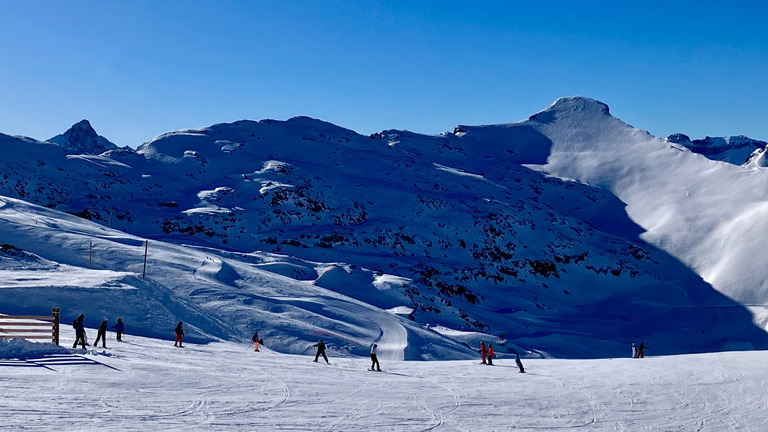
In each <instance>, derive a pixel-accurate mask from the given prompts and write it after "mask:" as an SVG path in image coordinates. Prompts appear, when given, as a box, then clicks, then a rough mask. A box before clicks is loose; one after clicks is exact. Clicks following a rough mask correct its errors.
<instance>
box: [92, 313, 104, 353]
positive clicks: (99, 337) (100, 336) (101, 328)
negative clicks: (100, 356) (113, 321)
mask: <svg viewBox="0 0 768 432" xmlns="http://www.w3.org/2000/svg"><path fill="white" fill-rule="evenodd" d="M99 340H101V347H102V348H106V347H107V319H106V318H104V320H103V321H102V322H101V324H99V331H98V333H96V342H94V343H93V346H97V345H98V344H99Z"/></svg>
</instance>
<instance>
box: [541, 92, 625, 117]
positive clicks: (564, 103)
mask: <svg viewBox="0 0 768 432" xmlns="http://www.w3.org/2000/svg"><path fill="white" fill-rule="evenodd" d="M577 112H578V113H586V114H593V115H607V116H610V115H611V112H610V109H609V108H608V105H606V104H604V103H602V102H600V101H597V100H594V99H590V98H587V97H582V96H571V97H564V98H560V99H558V100H556V101H555V102H553V103H552V105H550V106H549V107H547V109H545V110H544V111H541V112H539V113H536V114H534V115H532V116H531V117H529V118H528V119H529V120H534V121H537V122H541V123H549V122H552V121H554V120H555V118H557V117H559V116H560V115H561V114H570V113H577Z"/></svg>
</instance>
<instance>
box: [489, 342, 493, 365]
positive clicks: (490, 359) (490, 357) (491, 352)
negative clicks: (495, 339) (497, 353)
mask: <svg viewBox="0 0 768 432" xmlns="http://www.w3.org/2000/svg"><path fill="white" fill-rule="evenodd" d="M488 364H489V365H491V366H493V345H491V344H488Z"/></svg>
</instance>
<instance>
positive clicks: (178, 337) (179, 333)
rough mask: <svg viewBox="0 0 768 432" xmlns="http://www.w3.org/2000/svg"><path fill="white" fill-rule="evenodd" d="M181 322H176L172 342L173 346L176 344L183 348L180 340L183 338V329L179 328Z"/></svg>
mask: <svg viewBox="0 0 768 432" xmlns="http://www.w3.org/2000/svg"><path fill="white" fill-rule="evenodd" d="M181 324H182V322H181V321H179V323H178V324H176V330H175V331H176V342H174V343H173V346H177V347H179V348H184V345H182V343H181V340H182V339H183V338H184V329H183V328H181Z"/></svg>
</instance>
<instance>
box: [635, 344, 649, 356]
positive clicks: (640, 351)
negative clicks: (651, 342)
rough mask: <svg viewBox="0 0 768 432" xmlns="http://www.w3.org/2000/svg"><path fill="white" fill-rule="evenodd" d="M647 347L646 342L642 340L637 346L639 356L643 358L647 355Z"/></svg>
mask: <svg viewBox="0 0 768 432" xmlns="http://www.w3.org/2000/svg"><path fill="white" fill-rule="evenodd" d="M646 348H647V347H646V346H645V342H640V346H639V347H637V358H643V357H645V349H646Z"/></svg>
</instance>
